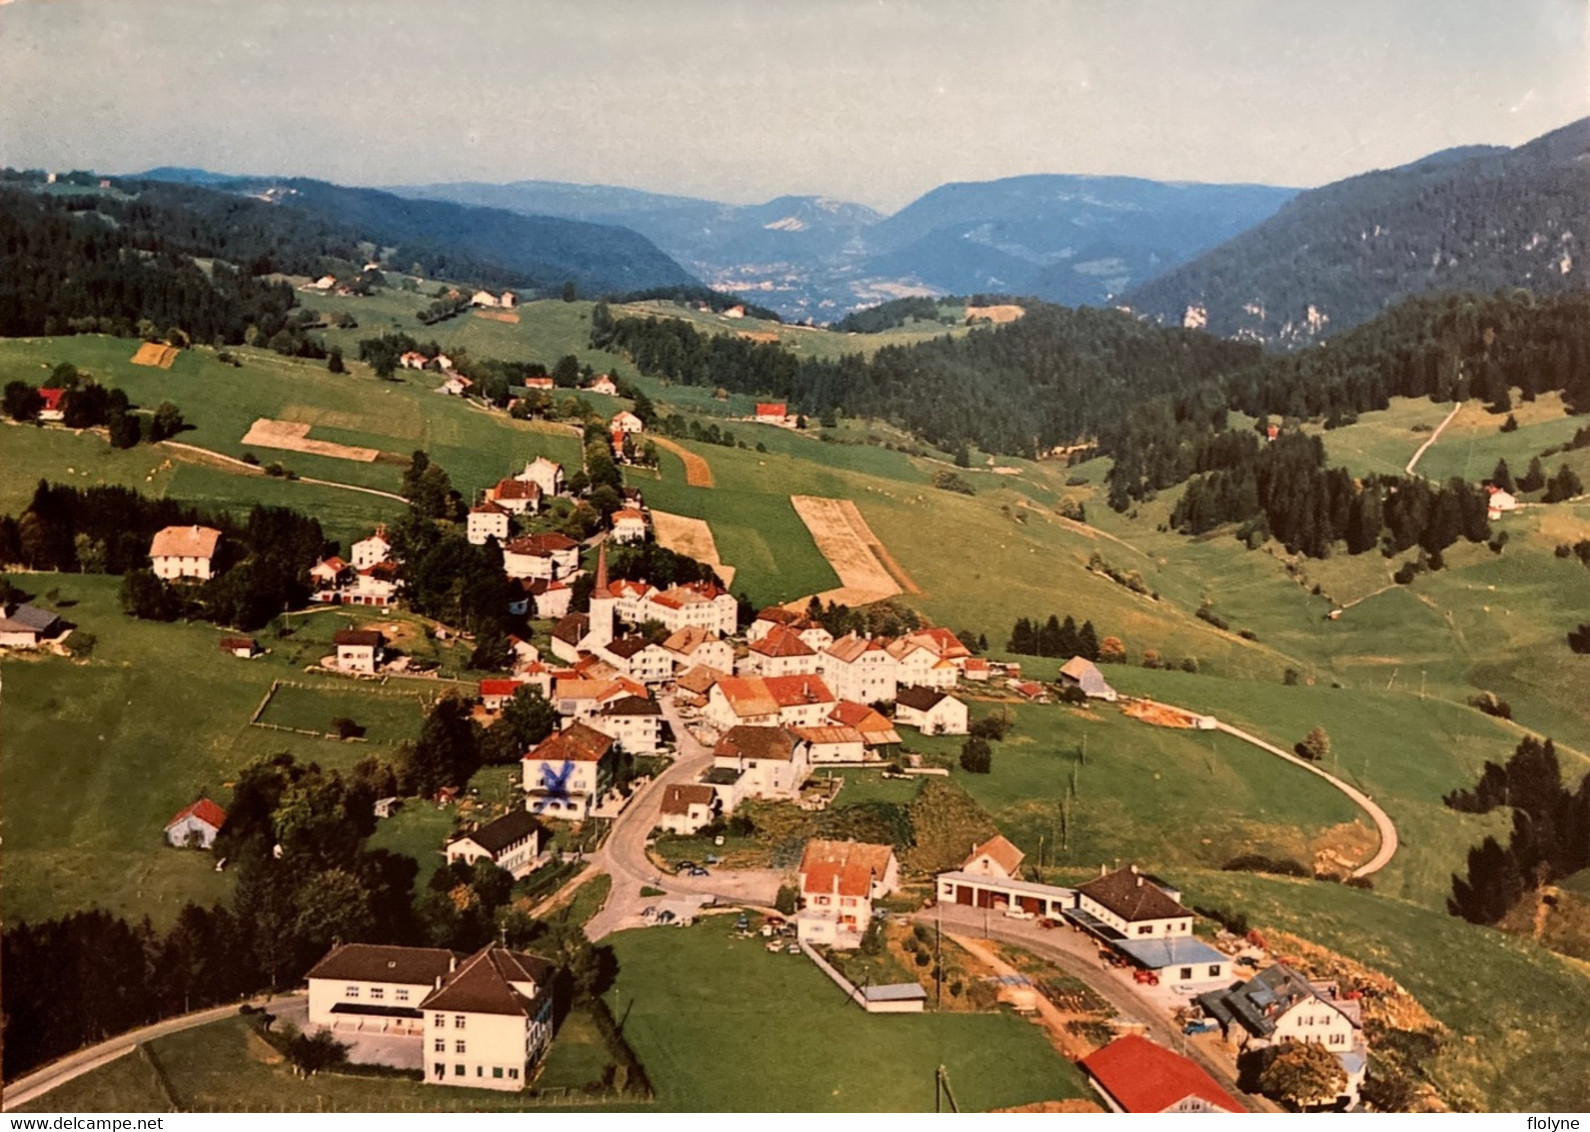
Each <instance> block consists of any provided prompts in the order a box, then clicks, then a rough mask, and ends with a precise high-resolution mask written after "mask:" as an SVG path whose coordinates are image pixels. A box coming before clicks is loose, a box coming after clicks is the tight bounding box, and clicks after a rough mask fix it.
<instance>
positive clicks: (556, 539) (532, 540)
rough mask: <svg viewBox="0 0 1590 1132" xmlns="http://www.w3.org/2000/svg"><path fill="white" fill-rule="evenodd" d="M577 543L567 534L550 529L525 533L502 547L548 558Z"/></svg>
mask: <svg viewBox="0 0 1590 1132" xmlns="http://www.w3.org/2000/svg"><path fill="white" fill-rule="evenodd" d="M579 545H580V544H579V543H577V542H575V541H574V540H573V539H571V538H570V537H569V536H568V535H560V534H558V533H557V532H556V531H552V532H550V533H547V534H539V535H525V536H524V537H523V538H516V539H514V540H513V541H512V542H510V543H509V544H508V545H507V546H505V547H503V549H504V550H508V551H512V552H513V553H514V554H528V555H530V556H531V557H532V558H550V557H552V555H553V554H555V553H557V552H559V551H565V550H573V549H575V548H576V547H578V546H579Z"/></svg>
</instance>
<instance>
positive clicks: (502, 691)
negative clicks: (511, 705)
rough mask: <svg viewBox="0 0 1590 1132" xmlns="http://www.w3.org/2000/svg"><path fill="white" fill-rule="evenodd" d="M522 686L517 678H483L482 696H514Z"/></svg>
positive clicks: (481, 685) (481, 684)
mask: <svg viewBox="0 0 1590 1132" xmlns="http://www.w3.org/2000/svg"><path fill="white" fill-rule="evenodd" d="M520 686H521V685H520V683H519V681H517V680H482V681H481V682H480V694H481V697H482V698H484V697H486V696H512V695H513V694H514V693H515V692H517V691H518V690H519V688H520Z"/></svg>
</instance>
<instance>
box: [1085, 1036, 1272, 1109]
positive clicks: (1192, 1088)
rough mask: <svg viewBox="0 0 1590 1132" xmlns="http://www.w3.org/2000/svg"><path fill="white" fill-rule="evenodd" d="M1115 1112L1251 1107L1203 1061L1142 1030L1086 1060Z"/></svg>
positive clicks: (1092, 1078)
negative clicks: (1160, 1042)
mask: <svg viewBox="0 0 1590 1132" xmlns="http://www.w3.org/2000/svg"><path fill="white" fill-rule="evenodd" d="M1082 1068H1083V1069H1085V1070H1087V1073H1088V1079H1089V1080H1090V1081H1091V1082H1092V1084H1093V1087H1094V1088H1095V1089H1097V1090H1098V1093H1099V1096H1101V1097H1102V1098H1103V1099H1104V1103H1105V1104H1106V1105H1108V1106H1109V1109H1110V1111H1111V1112H1246V1111H1247V1110H1246V1109H1244V1108H1243V1107H1242V1105H1241V1103H1240V1102H1239V1101H1238V1100H1237V1099H1236V1098H1235V1097H1233V1096H1232V1095H1231V1094H1230V1093H1228V1092H1226V1091H1225V1090H1224V1089H1222V1088H1221V1087H1220V1086H1219V1085H1217V1084H1216V1083H1215V1080H1214V1078H1213V1077H1211V1076H1209V1074H1207V1073H1205V1072H1204V1071H1203V1069H1201V1068H1200V1067H1199V1066H1198V1065H1197V1063H1195V1062H1193V1061H1191V1060H1190V1059H1188V1058H1185V1057H1182V1056H1181V1055H1180V1054H1178V1053H1172V1052H1171V1051H1170V1050H1168V1049H1165V1048H1164V1047H1162V1046H1157V1045H1155V1044H1154V1043H1153V1042H1151V1041H1149V1040H1148V1039H1147V1038H1145V1037H1142V1036H1141V1035H1138V1034H1126V1035H1124V1036H1122V1037H1119V1038H1116V1039H1115V1040H1114V1041H1113V1042H1111V1043H1110V1044H1109V1045H1107V1046H1105V1047H1104V1048H1103V1049H1101V1050H1096V1051H1095V1052H1094V1053H1092V1054H1090V1055H1089V1056H1088V1057H1086V1058H1084V1059H1083V1060H1082Z"/></svg>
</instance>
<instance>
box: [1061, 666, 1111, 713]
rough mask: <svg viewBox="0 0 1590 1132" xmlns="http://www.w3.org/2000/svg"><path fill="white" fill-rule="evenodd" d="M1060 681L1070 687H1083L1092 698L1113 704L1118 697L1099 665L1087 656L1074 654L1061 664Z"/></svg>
mask: <svg viewBox="0 0 1590 1132" xmlns="http://www.w3.org/2000/svg"><path fill="white" fill-rule="evenodd" d="M1060 682H1061V683H1062V684H1064V685H1065V686H1066V687H1068V688H1081V689H1082V691H1083V694H1085V695H1086V696H1087V697H1088V698H1089V699H1090V700H1104V701H1105V702H1107V703H1112V704H1113V703H1114V702H1115V701H1116V698H1117V697H1116V692H1115V689H1114V688H1112V687H1110V685H1109V683H1108V682H1107V681H1106V680H1105V679H1104V673H1102V672H1100V671H1099V666H1098V665H1096V664H1094V663H1093V662H1092V661H1091V660H1089V659H1088V658H1087V657H1085V656H1074V657H1072V658H1071V659H1070V660H1068V661H1066V662H1065V663H1064V664H1062V665H1061V666H1060Z"/></svg>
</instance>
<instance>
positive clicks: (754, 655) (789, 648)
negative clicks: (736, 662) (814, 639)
mask: <svg viewBox="0 0 1590 1132" xmlns="http://www.w3.org/2000/svg"><path fill="white" fill-rule="evenodd" d="M740 671H741V672H743V673H750V674H756V675H761V676H806V675H812V674H815V673H816V672H817V650H816V649H814V648H812V647H811V646H810V645H808V644H807V643H806V642H805V641H803V640H801V638H800V634H798V633H796V632H795V631H794V630H793V629H791V628H789V627H788V626H785V625H780V626H778V627H776V628H775V629H773V631H772V632H770V633H768V634H767V635H766V636H764V637H762V638H761V639H760V640H756V641H753V642H751V647H750V651H749V652H748V653H747V655H746V657H745V659H744V660H743V661H741V663H740Z"/></svg>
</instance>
